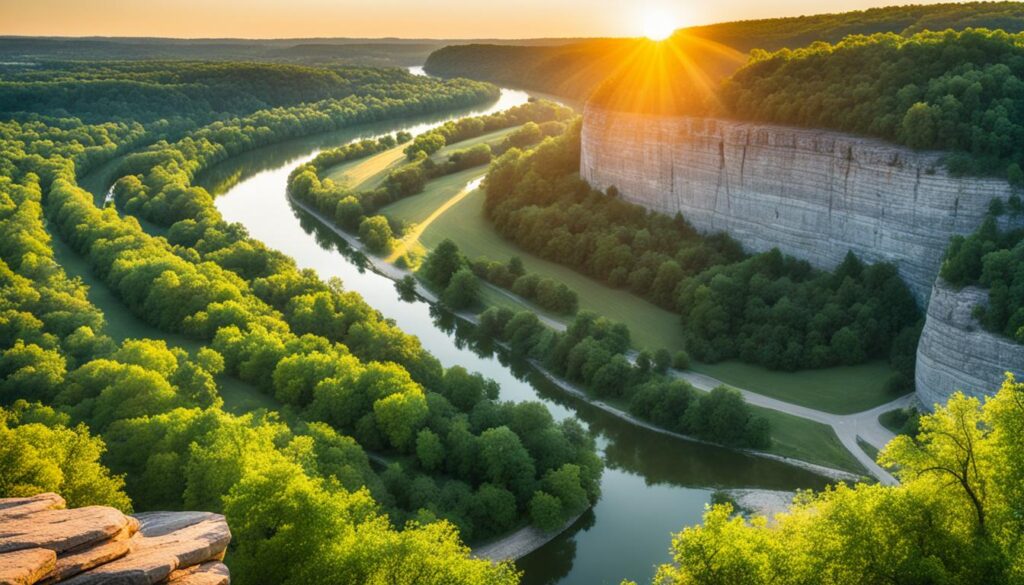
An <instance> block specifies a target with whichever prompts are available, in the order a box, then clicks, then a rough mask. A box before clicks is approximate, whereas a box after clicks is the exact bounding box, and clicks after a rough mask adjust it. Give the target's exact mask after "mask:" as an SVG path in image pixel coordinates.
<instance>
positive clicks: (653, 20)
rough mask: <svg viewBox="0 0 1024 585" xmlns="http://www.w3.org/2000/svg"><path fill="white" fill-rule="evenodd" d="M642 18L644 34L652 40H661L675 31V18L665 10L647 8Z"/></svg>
mask: <svg viewBox="0 0 1024 585" xmlns="http://www.w3.org/2000/svg"><path fill="white" fill-rule="evenodd" d="M643 18H644V21H643V32H644V36H645V37H647V38H648V39H650V40H652V41H663V40H665V39H667V38H669V37H670V36H672V33H673V32H675V29H676V26H675V25H676V23H675V19H674V18H672V15H671V14H669V13H668V11H666V10H659V9H648V10H646V11H645V12H644V16H643Z"/></svg>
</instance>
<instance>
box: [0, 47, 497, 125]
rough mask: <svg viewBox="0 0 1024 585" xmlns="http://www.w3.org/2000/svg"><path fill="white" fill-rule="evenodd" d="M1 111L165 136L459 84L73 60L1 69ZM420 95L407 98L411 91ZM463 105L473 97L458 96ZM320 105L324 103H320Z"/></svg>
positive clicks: (351, 72) (422, 104) (351, 71)
mask: <svg viewBox="0 0 1024 585" xmlns="http://www.w3.org/2000/svg"><path fill="white" fill-rule="evenodd" d="M0 73H2V74H3V75H2V78H0V114H2V115H4V116H5V117H15V118H18V119H28V118H29V117H30V116H31V115H32V114H38V115H41V116H45V117H48V118H62V117H67V116H73V117H75V118H78V119H80V120H82V121H84V122H86V123H92V124H102V123H105V122H125V123H133V122H137V123H140V124H143V125H144V126H145V127H146V128H147V130H149V131H150V133H151V134H153V135H154V136H157V137H165V138H168V139H172V138H177V137H178V134H180V132H181V131H183V130H186V129H191V128H195V127H198V126H200V125H204V124H208V123H210V122H213V121H217V120H221V121H226V120H228V119H231V118H233V117H236V116H244V115H248V114H252V113H253V112H256V111H260V110H268V109H273V108H278V107H289V106H297V105H299V104H306V105H307V107H309V108H311V109H317V107H318V105H319V106H321V108H319V109H323V108H326V107H328V106H329V105H330V102H329V101H328V100H333V99H336V98H339V97H342V98H343V97H345V96H366V97H369V96H373V97H375V98H377V99H379V100H385V101H386V100H389V99H398V100H402V102H403V103H404V106H405V107H406V108H407V110H406V111H407V112H409V113H412V112H417V111H421V112H426V111H431V109H432V108H433V109H435V110H436V105H433V104H431V103H430V102H431V101H432V100H440V99H444V98H445V97H449V98H451V96H452V95H453V94H454V93H455V92H453V90H455V91H457V88H459V87H460V86H461V85H463V84H465V85H467V86H472V87H474V88H476V89H477V91H479V92H490V93H489V94H488V96H489V97H493V98H496V97H497V90H496V89H495V88H493V87H489V86H485V85H483V84H479V83H474V82H469V81H461V82H459V81H456V82H450V83H446V84H442V83H440V82H437V81H433V80H429V79H427V80H424V79H422V78H416V77H414V76H412V75H410V74H409V73H408V72H407V71H404V70H400V69H371V68H364V67H334V68H324V67H310V66H302V65H285V64H261V63H239V62H225V63H216V62H189V61H169V62H165V61H107V62H96V61H86V62H81V61H73V62H48V63H41V64H38V65H36V66H33V67H14V66H0ZM415 93H418V94H419V95H418V96H416V97H413V94H415ZM462 95H463V96H464V99H465V101H464V102H462V105H468V104H470V103H474V101H473V100H474V99H476V97H477V96H475V95H471V94H468V93H464V94H462ZM318 102H323V103H321V104H318Z"/></svg>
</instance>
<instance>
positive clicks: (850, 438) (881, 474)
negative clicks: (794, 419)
mask: <svg viewBox="0 0 1024 585" xmlns="http://www.w3.org/2000/svg"><path fill="white" fill-rule="evenodd" d="M673 374H674V375H675V376H676V377H677V378H681V379H683V380H686V381H687V382H689V383H690V384H692V385H693V386H694V387H696V388H698V389H700V390H705V391H710V390H711V389H713V388H716V387H718V386H722V385H726V386H730V385H729V384H725V383H724V382H722V381H721V380H718V379H716V378H712V377H711V376H706V375H704V374H698V373H696V372H678V371H674V370H673ZM732 387H733V388H735V386H732ZM737 390H739V392H740V394H742V395H743V397H744V398H745V399H746V400H747V402H749V403H750V404H753V405H756V406H761V407H764V408H770V409H771V410H777V411H779V412H784V413H786V414H791V415H794V416H799V417H800V418H806V419H808V420H813V421H815V422H819V423H822V424H826V425H828V426H830V427H832V429H833V430H834V431H835V433H836V436H838V437H839V441H840V442H841V443H842V444H843V446H844V447H846V449H847V451H849V452H850V453H851V454H853V456H854V457H856V458H857V461H860V463H861V464H862V465H863V466H864V467H865V468H867V470H868V471H870V472H871V475H873V476H875V478H876V479H878V481H880V482H882V483H883V484H886V485H893V484H895V483H897V481H896V478H894V477H893V476H892V474H890V473H889V472H888V471H886V470H885V469H882V467H881V466H880V465H878V464H877V463H875V461H874V459H872V458H871V456H869V455H868V454H867V453H865V452H864V450H863V449H861V448H860V445H858V444H857V437H860V438H861V439H863V440H864V441H866V442H867V443H869V444H870V445H872V446H874V447H876V448H878V449H881V448H882V447H884V446H885V445H886V443H888V442H889V441H891V440H892V439H893V438H894V437H895V436H896V435H895V434H893V433H892V432H891V431H889V429H887V428H885V427H883V426H882V424H881V423H879V422H878V416H879V415H880V414H882V413H883V412H888V411H890V410H896V409H899V408H903V407H905V406H909V405H910V404H911V402H913V400H914V395H913V394H907V395H906V396H902V397H900V398H897V399H896V400H893V401H892V402H889V403H886V404H883V405H881V406H876V407H875V408H872V409H870V410H865V411H862V412H857V413H854V414H832V413H830V412H823V411H821V410H816V409H813V408H808V407H806V406H800V405H798V404H793V403H791V402H785V401H783V400H778V399H776V398H771V397H769V396H765V395H764V394H758V393H756V392H751V391H750V390H744V389H742V388H737Z"/></svg>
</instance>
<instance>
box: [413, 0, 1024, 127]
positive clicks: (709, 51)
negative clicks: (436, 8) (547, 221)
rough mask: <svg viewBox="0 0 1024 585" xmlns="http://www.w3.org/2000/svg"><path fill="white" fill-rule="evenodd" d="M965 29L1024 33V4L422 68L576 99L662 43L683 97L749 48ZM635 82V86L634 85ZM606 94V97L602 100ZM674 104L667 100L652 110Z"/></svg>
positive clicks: (445, 57)
mask: <svg viewBox="0 0 1024 585" xmlns="http://www.w3.org/2000/svg"><path fill="white" fill-rule="evenodd" d="M971 27H973V28H990V29H1001V30H1006V31H1009V32H1020V31H1022V30H1024V4H1022V3H1020V2H994V3H988V2H985V3H983V2H971V3H963V4H952V3H951V4H936V5H932V6H917V5H914V6H902V7H889V8H876V9H871V10H865V11H857V12H847V13H842V14H822V15H816V16H803V17H795V18H774V19H765V20H749V21H740V22H729V23H721V24H713V25H708V26H698V27H692V28H686V29H682V30H680V31H678V32H677V33H676V34H675V35H674V36H673V37H672V38H671V39H669V40H668V41H666V42H664V43H659V44H655V43H651V42H649V41H645V40H643V39H597V40H586V41H580V42H575V43H569V44H562V45H558V46H531V47H524V46H511V45H510V44H508V43H504V44H502V45H483V44H470V45H453V46H448V47H445V48H443V49H440V50H438V51H436V52H434V53H432V54H431V55H430V57H429V58H428V59H427V63H426V66H425V68H426V70H427V71H428V72H430V73H432V74H435V75H441V76H446V77H453V76H465V77H471V78H474V79H485V80H488V81H494V82H498V83H506V84H510V85H514V86H518V87H524V88H527V89H533V90H537V91H545V92H549V93H553V94H556V95H561V96H565V97H571V98H574V99H580V100H582V99H586V98H587V97H589V96H590V94H591V92H593V91H594V89H595V88H597V87H598V85H600V84H601V83H602V82H604V81H605V80H606V79H607V78H608V77H609V76H610V75H611V74H612V73H613V72H615V71H620V70H622V64H623V61H624V60H631V61H636V62H637V63H642V62H644V61H645V60H646V59H645V55H647V54H649V53H653V52H657V49H656V47H657V46H662V47H666V48H671V51H670V53H671V54H672V55H675V56H677V57H678V58H676V59H669V60H668V61H667V62H666V63H665V64H664V65H663V67H664V73H665V78H664V79H662V80H661V81H662V82H663V81H665V80H667V79H675V80H677V81H679V82H680V85H679V86H676V87H673V89H674V90H675V91H677V92H680V91H681V93H680V95H687V94H688V93H690V91H691V89H689V88H688V87H687V86H688V85H689V84H690V82H691V80H692V76H691V75H689V72H692V71H693V70H695V69H696V70H699V71H700V74H701V78H702V79H701V81H702V82H703V83H705V84H712V85H715V84H717V83H718V82H720V81H721V80H722V79H724V78H726V77H728V76H729V75H731V74H732V73H734V72H735V71H736V70H737V69H739V68H740V67H741V66H743V65H744V63H745V62H746V60H747V56H746V53H747V52H749V51H751V50H753V49H762V50H769V51H774V50H778V49H782V48H785V47H791V48H795V47H803V46H807V45H810V44H811V43H814V42H816V41H825V42H829V43H834V42H838V41H840V40H842V39H843V38H844V37H846V36H848V35H854V34H860V35H864V34H867V35H870V34H874V33H896V34H901V35H910V34H914V33H917V32H920V31H924V30H945V29H954V30H963V29H966V28H971ZM666 53H669V51H666ZM645 65H646V66H643V67H639V68H631V69H634V71H633V72H632V73H633V74H636V75H637V77H636V78H631V79H628V80H625V81H628V82H623V81H620V82H619V83H615V84H613V85H614V86H615V87H622V88H625V89H626V90H628V91H630V92H631V93H636V92H635V91H634V90H635V89H636V88H637V87H642V86H646V85H649V83H650V82H651V81H653V79H652V77H653V76H651V75H649V73H650V70H651V67H650V66H649V65H650V64H649V63H647V64H645ZM627 75H628V74H627ZM637 82H640V83H641V85H640V86H638V85H636V83H637ZM648 89H650V88H648ZM612 93H615V92H612ZM646 93H650V92H649V91H648V92H646ZM614 97H616V96H608V98H609V101H611V99H612V98H614ZM619 97H621V96H619ZM655 104H658V102H655ZM616 105H617V106H618V107H619V108H620V109H621V108H622V107H623V106H625V105H629V106H630V107H632V108H638V107H643V108H646V109H648V110H649V109H650V108H651V107H652V104H651V103H650V102H640V103H636V102H632V101H628V102H627V103H626V104H616ZM674 106H675V104H674V103H673V102H672V101H669V103H667V104H661V105H660V107H666V108H671V107H674Z"/></svg>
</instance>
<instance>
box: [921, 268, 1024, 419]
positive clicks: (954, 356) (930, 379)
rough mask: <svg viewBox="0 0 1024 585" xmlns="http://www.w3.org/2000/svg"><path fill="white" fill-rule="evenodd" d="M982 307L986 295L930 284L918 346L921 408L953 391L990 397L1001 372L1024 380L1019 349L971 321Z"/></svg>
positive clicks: (942, 400) (980, 291)
mask: <svg viewBox="0 0 1024 585" xmlns="http://www.w3.org/2000/svg"><path fill="white" fill-rule="evenodd" d="M987 303H988V291H987V290H985V289H982V288H978V287H970V286H969V287H964V288H963V289H960V290H956V289H955V288H954V287H952V286H951V285H949V284H947V283H946V282H945V281H943V280H942V279H941V278H939V279H938V280H937V281H936V282H935V287H934V288H933V289H932V296H931V302H929V304H928V317H927V320H926V321H925V326H924V330H923V331H922V332H921V341H920V343H919V344H918V346H917V372H916V380H915V382H916V386H917V396H918V398H920V400H921V402H922V403H923V404H924V406H925V407H926V408H929V409H931V408H933V407H934V405H935V404H936V403H939V404H944V403H945V402H946V400H948V399H949V397H950V396H951V395H952V394H953V393H954V392H956V391H957V390H959V391H962V392H963V393H964V394H967V395H970V396H977V397H979V398H981V397H984V396H991V395H992V394H994V393H995V392H996V390H998V389H999V387H1000V386H1001V385H1002V383H1003V379H1004V377H1005V375H1006V372H1011V373H1013V374H1014V375H1015V376H1016V377H1017V379H1024V345H1021V344H1019V343H1016V342H1014V341H1013V340H1011V339H1007V338H1006V337H1003V336H1001V335H996V334H994V333H990V332H988V331H986V330H985V329H984V328H982V326H981V323H979V322H978V320H977V319H975V318H974V314H973V311H974V307H975V306H978V305H985V304H987Z"/></svg>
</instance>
